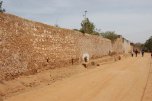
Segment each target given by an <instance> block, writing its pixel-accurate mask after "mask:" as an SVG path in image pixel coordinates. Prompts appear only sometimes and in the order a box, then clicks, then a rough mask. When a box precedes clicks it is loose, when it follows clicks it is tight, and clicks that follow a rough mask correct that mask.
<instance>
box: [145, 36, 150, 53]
mask: <svg viewBox="0 0 152 101" xmlns="http://www.w3.org/2000/svg"><path fill="white" fill-rule="evenodd" d="M144 47H145V48H146V50H147V51H152V36H151V37H150V38H149V39H148V40H147V41H146V42H145V45H144Z"/></svg>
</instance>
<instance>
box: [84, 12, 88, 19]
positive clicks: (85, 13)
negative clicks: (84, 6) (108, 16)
mask: <svg viewBox="0 0 152 101" xmlns="http://www.w3.org/2000/svg"><path fill="white" fill-rule="evenodd" d="M87 12H88V11H87V10H85V11H84V15H83V16H84V18H86V17H87Z"/></svg>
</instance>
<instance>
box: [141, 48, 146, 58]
mask: <svg viewBox="0 0 152 101" xmlns="http://www.w3.org/2000/svg"><path fill="white" fill-rule="evenodd" d="M144 53H145V51H144V49H142V51H141V54H142V57H144Z"/></svg>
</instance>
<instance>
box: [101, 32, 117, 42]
mask: <svg viewBox="0 0 152 101" xmlns="http://www.w3.org/2000/svg"><path fill="white" fill-rule="evenodd" d="M101 35H102V36H103V37H104V38H107V39H110V40H111V41H112V42H114V41H115V40H116V39H117V38H118V35H117V34H116V33H115V32H111V31H107V32H102V33H101Z"/></svg>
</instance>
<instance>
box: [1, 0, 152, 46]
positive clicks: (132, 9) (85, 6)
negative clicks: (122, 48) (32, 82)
mask: <svg viewBox="0 0 152 101" xmlns="http://www.w3.org/2000/svg"><path fill="white" fill-rule="evenodd" d="M3 2H4V3H3V8H5V9H6V12H7V13H11V14H14V15H17V16H20V17H23V18H27V19H31V20H34V21H38V22H42V23H45V24H49V25H55V24H58V25H59V26H60V27H62V28H68V29H80V27H81V25H80V23H81V21H82V20H83V19H84V17H83V15H84V11H85V10H87V11H88V12H87V14H86V16H87V17H88V18H89V20H90V21H91V22H93V23H94V25H95V26H96V28H97V29H100V31H101V32H105V31H115V32H116V33H117V34H119V35H122V36H123V37H125V38H126V39H128V40H130V41H131V42H141V43H144V42H145V41H146V40H147V39H148V38H149V37H150V36H152V0H3Z"/></svg>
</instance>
